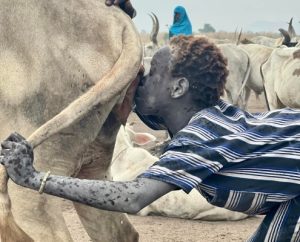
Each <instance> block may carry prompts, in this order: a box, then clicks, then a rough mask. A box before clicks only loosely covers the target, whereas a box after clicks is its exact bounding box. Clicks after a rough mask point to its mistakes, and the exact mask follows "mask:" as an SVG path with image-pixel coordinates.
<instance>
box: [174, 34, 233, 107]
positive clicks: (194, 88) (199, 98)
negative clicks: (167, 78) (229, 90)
mask: <svg viewBox="0 0 300 242" xmlns="http://www.w3.org/2000/svg"><path fill="white" fill-rule="evenodd" d="M170 48H171V55H172V56H171V61H170V70H171V74H172V76H173V77H185V78H187V79H188V80H189V82H190V92H191V94H192V98H193V100H194V101H195V103H196V104H197V105H199V106H200V107H210V106H214V105H216V103H217V101H218V100H219V99H220V96H221V95H223V94H224V87H225V83H226V78H227V76H228V70H227V59H226V58H224V56H223V55H222V53H221V51H220V49H219V48H218V47H217V46H216V45H215V44H214V43H212V42H210V41H209V40H208V39H207V38H206V37H195V36H183V35H180V36H176V37H173V38H172V39H171V41H170Z"/></svg>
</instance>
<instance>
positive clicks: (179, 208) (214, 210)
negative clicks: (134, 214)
mask: <svg viewBox="0 0 300 242" xmlns="http://www.w3.org/2000/svg"><path fill="white" fill-rule="evenodd" d="M154 140H155V138H154V137H153V136H152V135H150V134H146V133H135V132H133V131H132V130H131V129H130V128H129V127H127V126H126V128H124V127H123V126H122V127H121V128H120V131H119V133H118V136H117V141H116V146H115V149H114V155H113V159H112V165H111V175H112V177H113V180H115V181H129V180H132V179H134V178H135V177H137V176H138V175H139V174H141V173H142V172H143V171H145V170H146V169H147V168H148V167H150V166H151V165H152V164H153V163H154V162H155V161H157V160H158V158H157V157H155V156H153V155H151V154H150V153H149V152H148V151H147V150H145V149H143V148H141V147H134V143H138V144H140V145H143V144H145V143H147V142H153V141H154ZM141 141H142V142H141ZM139 215H142V216H146V215H162V216H167V217H176V218H185V219H201V220H207V221H217V220H240V219H244V218H246V217H248V216H247V215H246V214H242V213H238V212H232V211H229V210H226V209H224V208H219V207H215V206H213V205H211V204H209V203H208V202H207V201H206V200H205V198H204V197H202V196H201V195H200V193H199V192H198V191H197V190H195V189H194V190H192V191H191V192H190V193H189V194H186V193H185V192H183V191H173V192H170V193H168V194H166V195H165V196H163V197H161V198H160V199H158V200H157V201H155V202H153V203H152V204H150V205H149V206H147V207H145V208H144V209H142V210H141V211H140V212H139Z"/></svg>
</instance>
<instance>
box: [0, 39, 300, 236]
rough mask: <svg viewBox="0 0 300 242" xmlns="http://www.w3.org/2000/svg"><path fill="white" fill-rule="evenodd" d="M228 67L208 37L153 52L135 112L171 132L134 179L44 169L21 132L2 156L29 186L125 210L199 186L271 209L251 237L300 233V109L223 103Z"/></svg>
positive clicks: (217, 197)
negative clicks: (252, 109)
mask: <svg viewBox="0 0 300 242" xmlns="http://www.w3.org/2000/svg"><path fill="white" fill-rule="evenodd" d="M227 75H228V71H227V69H226V60H225V59H224V57H223V56H222V54H221V53H220V50H219V49H218V48H217V47H216V46H215V45H214V44H213V43H211V42H209V41H208V40H207V39H206V38H201V37H192V36H179V37H175V38H173V39H172V40H171V42H170V46H167V47H164V48H162V49H160V50H159V51H158V52H157V53H156V54H155V55H154V57H153V60H152V63H151V69H150V73H149V74H148V75H147V76H146V77H145V78H144V79H142V80H141V81H140V83H139V85H138V88H137V91H136V95H135V103H136V111H137V112H138V114H139V115H140V116H141V117H143V120H144V121H145V122H146V123H147V124H150V125H151V126H152V127H157V128H159V127H164V128H165V129H167V130H168V131H169V132H170V134H171V135H172V137H173V138H172V140H171V141H170V143H169V144H168V146H167V147H166V148H165V152H164V154H163V155H162V156H161V157H160V160H159V161H158V162H157V163H156V164H154V165H153V166H152V167H151V168H149V170H147V171H146V172H144V173H143V174H141V175H140V176H139V177H138V178H136V179H135V180H133V181H129V182H113V181H98V180H95V181H94V180H82V179H76V178H71V177H62V176H56V175H49V174H48V173H45V172H42V171H37V170H35V168H34V167H33V165H32V163H33V159H34V158H33V151H32V148H31V147H30V145H29V144H28V143H27V142H26V141H25V140H24V138H23V137H22V136H21V135H19V134H12V135H10V136H9V137H8V139H7V140H5V141H4V142H2V151H1V158H0V161H1V164H3V165H5V167H6V169H7V172H8V174H9V176H10V178H11V179H12V180H13V181H14V182H15V183H17V184H19V185H21V186H24V187H27V188H30V189H35V190H39V191H40V192H45V193H47V194H51V195H54V196H59V197H62V198H66V199H70V200H73V201H76V202H80V203H84V204H87V205H90V206H93V207H96V208H100V209H104V210H111V211H120V212H126V213H136V212H138V211H139V210H140V209H142V208H143V207H145V206H147V205H148V204H150V203H152V202H153V201H154V200H156V199H158V198H159V197H161V196H163V195H164V194H166V193H168V192H170V191H173V190H176V189H183V190H184V191H186V192H189V191H190V190H192V189H193V188H196V189H197V190H198V191H199V192H200V193H201V194H202V195H203V196H204V197H205V198H206V199H207V200H208V201H209V202H210V203H211V204H213V205H217V206H220V207H225V208H228V209H230V210H234V211H240V212H245V213H247V214H266V217H265V219H264V220H263V222H262V224H261V226H260V227H259V228H258V230H257V231H256V233H255V234H254V235H253V236H252V237H251V239H250V241H300V231H299V226H298V224H299V221H300V196H299V195H300V186H299V183H300V172H299V171H300V156H299V153H300V142H299V141H300V134H299V127H300V126H299V125H300V112H298V111H296V110H292V109H283V110H277V111H272V112H269V113H263V114H255V115H254V114H250V113H247V112H244V111H242V110H239V109H238V108H236V107H234V106H232V105H229V104H227V103H225V102H223V101H222V100H221V99H220V96H221V95H222V94H223V90H224V86H225V82H226V77H227ZM130 93H134V92H132V90H130ZM129 99H130V98H129ZM128 105H131V104H130V103H128ZM125 110H126V108H125ZM121 115H124V114H123V113H122V114H121ZM122 119H124V116H122Z"/></svg>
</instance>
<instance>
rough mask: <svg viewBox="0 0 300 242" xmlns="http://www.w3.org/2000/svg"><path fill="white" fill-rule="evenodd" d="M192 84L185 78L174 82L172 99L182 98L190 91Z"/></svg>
mask: <svg viewBox="0 0 300 242" xmlns="http://www.w3.org/2000/svg"><path fill="white" fill-rule="evenodd" d="M189 86H190V83H189V81H188V79H186V78H185V77H180V78H177V79H175V80H174V81H173V85H172V88H171V97H172V98H180V97H182V96H183V95H185V94H186V93H187V92H188V90H189Z"/></svg>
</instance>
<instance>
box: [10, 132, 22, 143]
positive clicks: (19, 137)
mask: <svg viewBox="0 0 300 242" xmlns="http://www.w3.org/2000/svg"><path fill="white" fill-rule="evenodd" d="M24 139H25V138H24V137H23V136H22V135H20V134H18V133H17V132H14V133H11V134H10V135H9V136H8V137H7V139H6V140H8V141H14V142H21V141H22V140H24Z"/></svg>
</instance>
